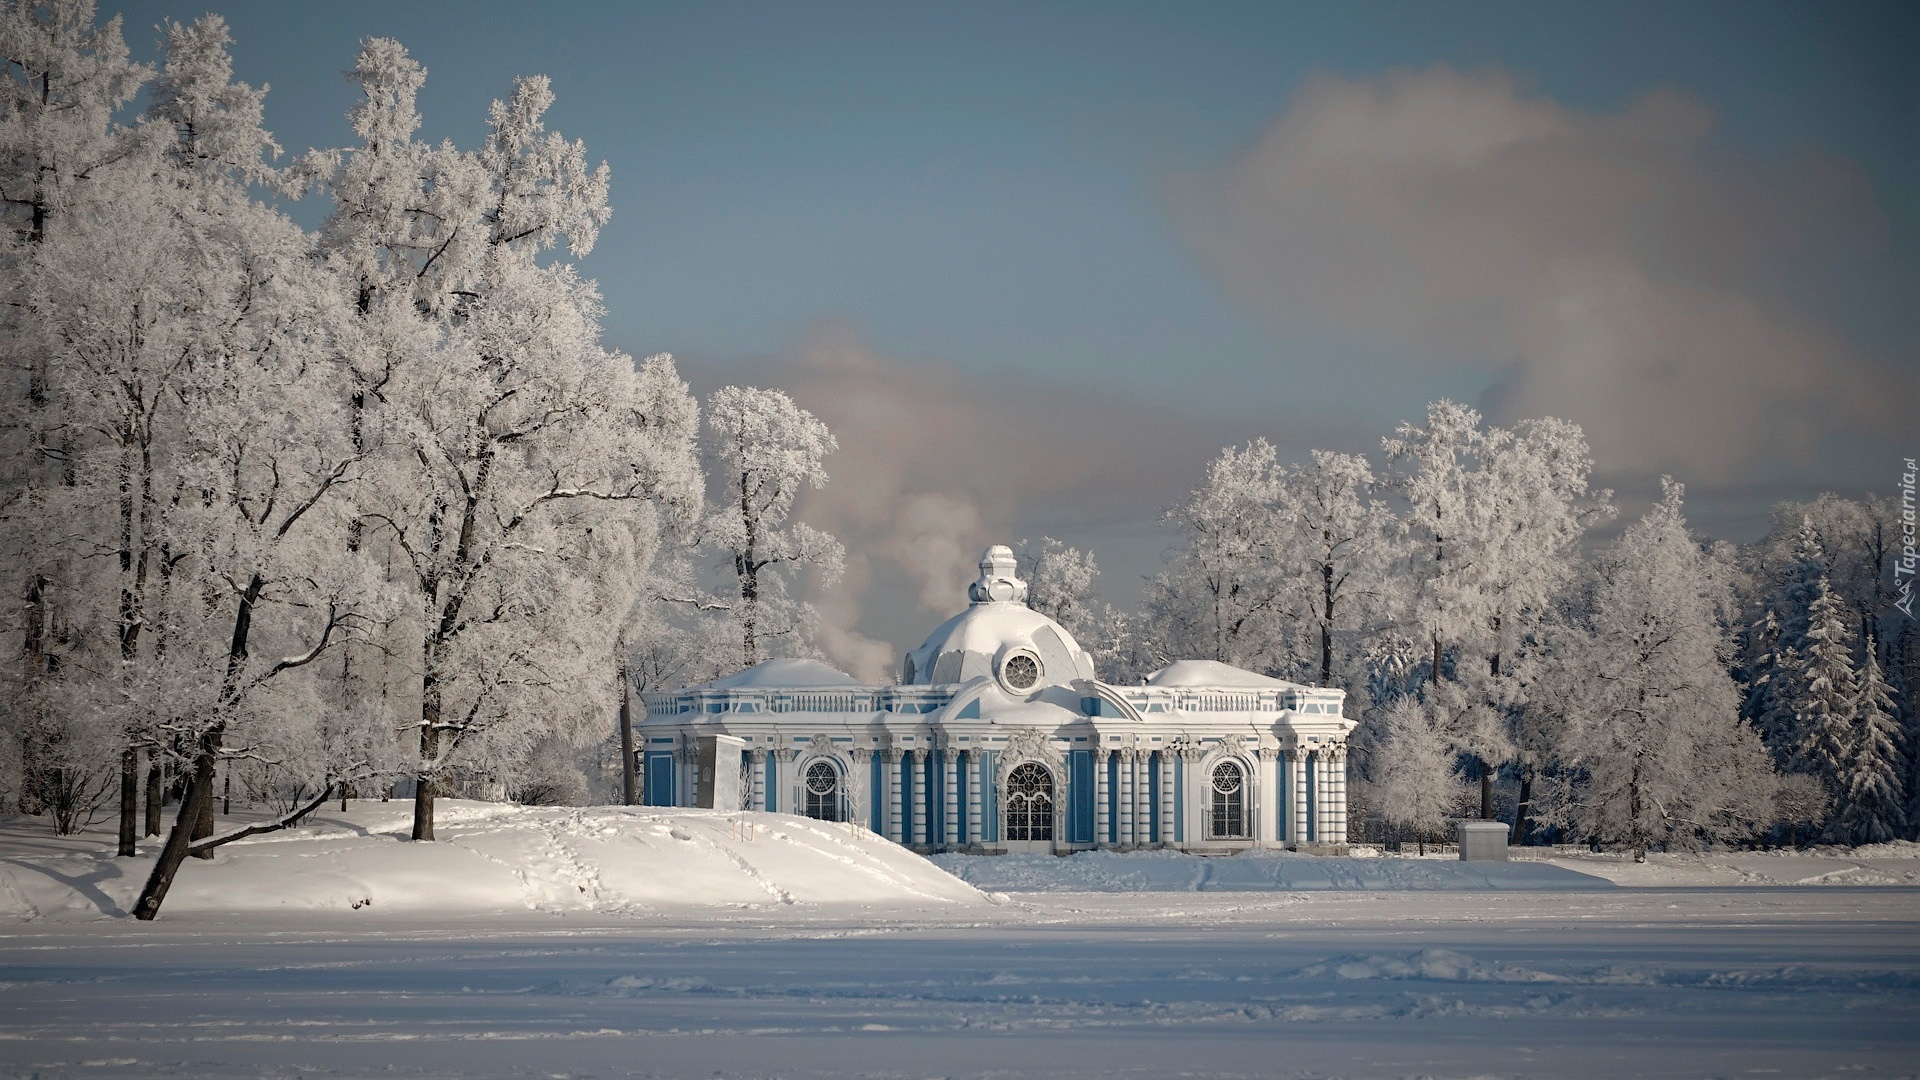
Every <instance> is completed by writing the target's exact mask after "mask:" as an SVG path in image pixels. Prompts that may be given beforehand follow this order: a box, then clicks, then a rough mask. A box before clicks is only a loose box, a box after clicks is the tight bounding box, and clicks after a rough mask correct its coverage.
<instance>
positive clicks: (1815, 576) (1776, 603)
mask: <svg viewBox="0 0 1920 1080" xmlns="http://www.w3.org/2000/svg"><path fill="white" fill-rule="evenodd" d="M1826 566H1827V558H1826V549H1825V547H1824V546H1823V545H1822V544H1821V542H1820V534H1819V532H1818V530H1816V529H1815V528H1814V526H1813V523H1812V521H1811V520H1809V519H1807V518H1805V517H1803V518H1802V519H1801V521H1800V526H1799V529H1798V531H1797V532H1796V534H1795V539H1794V544H1793V554H1792V557H1791V559H1789V560H1788V561H1787V562H1786V565H1785V566H1784V567H1783V568H1782V569H1780V570H1779V571H1777V573H1776V574H1775V575H1773V576H1775V577H1776V578H1777V580H1776V581H1775V583H1774V585H1773V587H1772V589H1771V590H1770V593H1769V595H1768V596H1767V597H1766V599H1765V600H1764V602H1763V604H1762V606H1761V607H1760V609H1759V611H1758V614H1757V617H1756V618H1755V620H1754V622H1753V624H1752V625H1751V626H1750V627H1749V628H1748V630H1747V634H1746V660H1745V662H1744V663H1743V664H1742V668H1743V670H1744V672H1745V674H1746V678H1747V695H1746V705H1745V708H1746V712H1747V715H1748V717H1749V718H1750V719H1751V720H1752V721H1753V723H1754V725H1755V726H1756V727H1757V728H1759V730H1760V733H1761V735H1762V736H1763V737H1764V738H1765V739H1766V741H1767V745H1768V746H1769V747H1770V748H1771V749H1772V751H1773V755H1774V760H1775V761H1776V762H1777V763H1779V764H1780V765H1781V766H1783V767H1788V766H1795V767H1797V766H1798V765H1799V764H1800V749H1801V742H1802V737H1801V736H1802V730H1801V726H1800V720H1799V714H1800V712H1801V707H1800V704H1799V702H1800V699H1801V698H1802V697H1803V696H1804V695H1805V693H1806V685H1805V665H1806V654H1807V650H1808V649H1809V647H1810V642H1809V641H1808V640H1807V630H1808V628H1809V627H1810V626H1811V622H1810V616H1811V615H1812V612H1813V606H1814V604H1815V602H1816V601H1818V600H1819V598H1820V597H1821V596H1822V595H1824V594H1826V593H1828V592H1829V591H1830V590H1829V589H1828V587H1827V585H1826V584H1825V582H1826V574H1827V570H1826Z"/></svg>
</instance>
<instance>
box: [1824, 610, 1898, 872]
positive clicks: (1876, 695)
mask: <svg viewBox="0 0 1920 1080" xmlns="http://www.w3.org/2000/svg"><path fill="white" fill-rule="evenodd" d="M1852 734H1853V738H1852V745H1851V747H1850V748H1849V749H1850V752H1849V754H1848V756H1847V763H1846V768H1845V770H1844V772H1843V773H1842V781H1843V783H1844V787H1843V788H1842V789H1841V790H1840V792H1839V795H1840V813H1839V816H1838V817H1837V819H1836V820H1835V822H1834V831H1835V832H1836V834H1837V835H1838V838H1839V839H1841V840H1842V841H1844V842H1846V843H1849V844H1880V843H1885V842H1886V841H1888V840H1894V839H1898V838H1899V837H1900V835H1901V832H1902V830H1903V827H1904V825H1905V813H1904V810H1903V807H1902V803H1903V801H1904V800H1903V798H1902V794H1901V784H1900V751H1899V745H1898V738H1899V728H1898V726H1897V725H1896V724H1895V722H1894V718H1893V698H1892V696H1891V695H1890V694H1889V693H1888V692H1887V682H1886V679H1885V677H1884V676H1883V675H1882V674H1881V672H1880V662H1879V660H1877V659H1875V657H1874V649H1873V647H1872V645H1871V643H1869V645H1868V648H1867V666H1866V670H1865V672H1863V677H1862V679H1861V680H1860V691H1859V693H1858V694H1857V695H1856V697H1855V701H1854V714H1853V733H1852Z"/></svg>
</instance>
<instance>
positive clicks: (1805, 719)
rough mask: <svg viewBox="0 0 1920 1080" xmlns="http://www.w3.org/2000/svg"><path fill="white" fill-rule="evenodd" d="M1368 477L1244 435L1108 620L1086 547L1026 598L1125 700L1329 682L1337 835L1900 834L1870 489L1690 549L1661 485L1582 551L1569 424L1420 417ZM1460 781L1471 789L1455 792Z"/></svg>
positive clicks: (1912, 719) (1041, 566)
mask: <svg viewBox="0 0 1920 1080" xmlns="http://www.w3.org/2000/svg"><path fill="white" fill-rule="evenodd" d="M1381 450H1382V454H1381V457H1380V459H1379V462H1378V464H1377V465H1376V463H1375V462H1373V461H1369V460H1368V459H1367V458H1366V457H1365V456H1363V455H1353V454H1339V453H1332V452H1326V451H1315V452H1314V453H1313V454H1312V455H1311V460H1310V461H1307V462H1304V463H1301V464H1298V465H1290V464H1287V463H1283V462H1282V461H1281V460H1280V458H1279V454H1278V452H1277V451H1276V450H1275V448H1274V447H1273V446H1272V445H1271V444H1270V443H1268V442H1266V441H1265V440H1260V439H1256V440H1254V441H1253V442H1251V443H1248V444H1246V445H1244V446H1239V447H1230V448H1228V449H1226V450H1225V451H1223V452H1222V453H1221V454H1220V456H1219V457H1218V458H1216V459H1215V460H1214V461H1213V462H1212V464H1211V465H1210V466H1209V467H1208V469H1207V474H1206V478H1205V482H1204V483H1203V484H1202V485H1201V486H1200V487H1199V488H1198V489H1196V490H1195V491H1194V492H1193V493H1192V495H1191V496H1190V497H1189V498H1188V499H1187V500H1186V501H1184V502H1183V503H1181V504H1180V505H1179V506H1177V507H1175V508H1173V509H1172V510H1171V511H1170V512H1169V513H1168V515H1167V519H1168V521H1169V522H1170V523H1171V524H1173V525H1174V526H1176V527H1177V528H1178V529H1179V530H1180V532H1181V534H1182V537H1183V539H1182V542H1181V543H1180V545H1179V546H1178V547H1177V548H1176V549H1175V550H1174V551H1173V552H1172V553H1171V554H1170V556H1169V558H1168V559H1167V561H1166V564H1165V565H1164V567H1163V568H1162V569H1161V570H1160V572H1159V573H1158V574H1157V575H1155V576H1154V577H1153V578H1152V579H1151V580H1150V581H1149V582H1148V583H1147V586H1146V595H1145V598H1144V604H1143V609H1142V611H1141V613H1140V614H1138V615H1129V614H1125V613H1121V612H1118V611H1116V610H1114V609H1113V608H1112V607H1110V606H1108V605H1105V604H1103V603H1101V602H1100V601H1099V599H1098V597H1097V596H1096V594H1095V590H1094V587H1093V581H1094V578H1095V575H1096V574H1097V566H1096V565H1095V563H1094V561H1093V558H1092V556H1091V555H1090V554H1088V553H1086V552H1082V551H1078V550H1075V549H1073V548H1069V547H1067V546H1066V545H1064V544H1061V543H1059V542H1058V541H1054V540H1043V541H1042V542H1041V543H1040V544H1039V545H1036V546H1034V547H1033V548H1032V550H1031V551H1030V552H1029V558H1028V565H1029V568H1030V570H1029V572H1030V574H1032V575H1033V577H1034V578H1035V582H1034V585H1033V596H1034V598H1035V599H1034V602H1035V604H1036V606H1040V607H1042V608H1043V609H1045V610H1048V611H1049V613H1051V614H1053V615H1055V616H1056V617H1057V618H1059V619H1060V620H1061V621H1062V622H1063V623H1065V624H1066V625H1067V626H1068V628H1069V629H1071V630H1072V631H1074V633H1075V634H1076V635H1077V636H1079V637H1080V638H1081V639H1082V640H1083V641H1084V642H1087V643H1089V644H1090V645H1091V646H1092V647H1093V648H1094V650H1095V651H1096V654H1097V655H1098V656H1099V659H1100V662H1101V668H1102V671H1103V672H1105V673H1107V674H1108V677H1110V678H1114V679H1117V680H1120V681H1125V680H1127V679H1129V678H1131V677H1134V676H1137V675H1139V674H1142V673H1144V672H1147V671H1150V670H1152V669H1153V668H1155V667H1158V666H1160V665H1161V664H1164V663H1166V662H1168V661H1170V660H1173V659H1178V658H1182V657H1203V658H1209V659H1214V660H1220V661H1223V662H1226V663H1230V664H1235V665H1238V666H1241V667H1245V668H1250V669H1252V670H1255V671H1260V672H1263V673H1266V674H1269V675H1274V676H1278V677H1282V678H1287V679H1292V680H1297V681H1301V682H1312V683H1319V684H1323V685H1336V686H1340V687H1342V688H1345V689H1346V690H1347V691H1348V695H1349V696H1348V714H1349V715H1350V716H1354V717H1357V718H1359V720H1360V727H1359V728H1358V730H1357V731H1356V733H1355V737H1354V743H1355V748H1354V749H1355V752H1354V755H1353V759H1352V760H1353V770H1354V776H1353V777H1352V780H1353V788H1352V789H1351V792H1350V800H1351V808H1350V809H1351V818H1350V821H1351V823H1352V826H1353V829H1354V832H1355V836H1356V839H1361V838H1365V839H1372V840H1376V841H1379V840H1386V841H1394V840H1398V839H1399V838H1401V837H1402V836H1404V837H1406V838H1408V839H1414V840H1416V841H1420V842H1424V841H1425V840H1426V839H1429V838H1432V837H1435V836H1437V835H1440V834H1441V833H1443V832H1444V831H1445V830H1446V828H1447V825H1448V821H1449V819H1450V818H1457V817H1460V816H1478V817H1486V818H1491V817H1495V816H1496V815H1497V816H1499V817H1501V818H1502V819H1504V820H1507V821H1510V822H1511V824H1512V837H1513V840H1514V841H1515V842H1517V843H1527V842H1531V841H1537V840H1558V841H1562V842H1567V841H1572V842H1590V843H1594V844H1604V845H1611V846H1618V847H1621V848H1624V849H1627V850H1631V851H1633V852H1634V853H1635V854H1637V855H1639V856H1641V857H1644V855H1645V853H1646V852H1647V851H1648V850H1649V849H1650V848H1655V847H1662V846H1674V845H1683V846H1684V845H1698V844H1703V843H1709V842H1755V841H1779V842H1787V843H1799V842H1805V841H1812V840H1820V841H1825V842H1833V843H1844V844H1867V843H1877V842H1882V841H1887V840H1893V839H1900V838H1912V837H1914V836H1915V835H1916V829H1917V828H1920V806H1917V805H1916V802H1915V800H1916V796H1920V783H1917V782H1916V781H1917V780H1920V720H1917V718H1916V709H1915V689H1916V686H1920V632H1916V627H1915V625H1914V621H1913V620H1912V619H1911V618H1910V617H1908V616H1907V615H1906V614H1905V613H1904V612H1902V611H1900V610H1899V609H1898V608H1896V607H1895V605H1894V600H1895V598H1896V596H1897V588H1896V584H1895V581H1894V573H1893V571H1894V562H1895V557H1896V556H1897V554H1898V541H1899V537H1900V529H1901V521H1900V517H1899V507H1897V506H1896V505H1895V504H1894V503H1893V502H1892V501H1891V500H1890V499H1866V500H1850V499H1845V498H1841V497H1839V496H1835V495H1831V494H1828V495H1822V496H1820V497H1819V498H1817V499H1815V500H1813V501H1811V502H1807V503H1791V502H1788V503H1782V504H1780V505H1778V506H1777V507H1775V508H1774V511H1773V514H1772V520H1771V523H1770V528H1769V531H1768V533H1767V535H1766V536H1765V537H1763V538H1762V539H1761V540H1760V541H1758V542H1757V543H1754V544H1750V545H1734V544H1730V543H1726V542H1709V541H1707V540H1705V539H1703V538H1701V537H1699V536H1696V535H1695V534H1693V533H1692V532H1690V531H1689V530H1688V528H1687V525H1686V520H1685V517H1684V514H1683V494H1684V489H1683V487H1682V485H1680V484H1679V483H1676V482H1674V481H1673V480H1672V479H1670V478H1669V479H1664V480H1663V481H1662V496H1661V498H1660V500H1659V501H1658V502H1657V503H1655V504H1654V505H1653V507H1652V508H1651V509H1650V510H1649V511H1648V512H1647V513H1646V514H1645V515H1644V516H1642V517H1641V518H1640V519H1639V520H1638V521H1634V522H1631V523H1629V524H1627V525H1626V526H1625V528H1624V529H1623V530H1622V531H1620V532H1619V534H1618V535H1617V536H1616V537H1614V538H1612V539H1610V540H1607V541H1605V542H1600V540H1599V539H1598V538H1597V537H1596V536H1595V529H1596V527H1598V526H1600V525H1602V524H1604V523H1607V522H1609V521H1612V520H1613V519H1614V518H1615V517H1616V510H1615V508H1614V506H1613V504H1612V493H1611V492H1608V491H1603V490H1596V489H1593V488H1592V487H1590V485H1589V476H1590V473H1591V470H1592V459H1591V455H1590V453H1589V452H1588V448H1587V445H1586V441H1585V438H1584V436H1583V435H1582V433H1581V431H1580V429H1579V428H1578V427H1576V426H1575V425H1573V424H1569V423H1567V422H1565V421H1560V420H1555V419H1551V418H1548V419H1540V420H1524V421H1521V422H1520V423H1518V424H1516V425H1514V426H1513V427H1512V428H1511V429H1506V428H1500V427H1497V426H1492V425H1489V424H1487V423H1485V422H1484V420H1483V418H1482V417H1481V416H1480V415H1479V414H1478V413H1477V412H1475V411H1474V410H1473V409H1470V408H1467V407H1464V406H1461V405H1458V404H1456V403H1453V402H1448V401H1441V402H1437V403H1435V404H1433V405H1431V406H1429V408H1428V410H1427V415H1426V418H1425V422H1424V424H1420V423H1412V422H1409V423H1403V424H1401V425H1400V426H1399V427H1398V429H1397V430H1395V431H1394V432H1393V433H1392V434H1391V435H1389V436H1387V437H1385V438H1384V439H1383V440H1382V445H1381ZM1476 789H1477V790H1476Z"/></svg>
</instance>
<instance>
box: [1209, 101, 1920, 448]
mask: <svg viewBox="0 0 1920 1080" xmlns="http://www.w3.org/2000/svg"><path fill="white" fill-rule="evenodd" d="M1713 127H1714V117H1713V114H1712V113H1711V111H1710V110H1708V109H1707V108H1706V107H1705V106H1704V105H1702V104H1701V103H1699V102H1698V101H1695V100H1693V99H1691V98H1688V97H1685V96H1683V95H1679V94H1675V93H1670V92H1657V93H1652V94H1648V95H1646V96H1645V97H1643V98H1641V99H1640V100H1638V101H1636V102H1634V103H1633V104H1631V105H1629V106H1628V107H1626V108H1625V109H1623V110H1621V111H1619V112H1617V113H1604V114H1603V113H1591V112H1584V111H1581V110H1578V109H1573V108H1569V107H1566V106H1564V105H1561V104H1559V103H1557V102H1554V101H1551V100H1548V99H1545V98H1541V97H1538V96H1530V95H1528V94H1525V93H1523V92H1522V91H1521V89H1520V88H1519V87H1518V86H1516V84H1515V83H1514V81H1513V80H1512V79H1510V78H1509V77H1507V76H1505V75H1503V74H1500V73H1498V72H1492V73H1480V74H1467V73H1461V72H1457V71H1453V70H1449V69H1446V68H1435V69H1431V70H1426V71H1420V72H1398V73H1393V74H1389V75H1385V76H1382V77H1380V78H1376V79H1363V80H1352V79H1344V78H1336V77H1321V78H1317V79H1314V80H1312V81H1310V82H1308V83H1307V84H1306V85H1305V86H1304V87H1303V88H1302V89H1301V91H1300V92H1299V94H1298V95H1297V97H1296V98H1295V100H1294V102H1293V104H1292V105H1291V107H1290V108H1289V109H1288V111H1287V112H1286V113H1285V114H1284V115H1283V116H1281V117H1280V118H1279V119H1278V120H1277V121H1276V122H1275V123H1274V124H1273V125H1272V126H1271V127H1270V128H1269V129H1268V130H1267V131H1266V132H1265V134H1264V136H1263V137H1262V138H1261V139H1260V140H1259V141H1258V143H1257V144H1256V145H1254V146H1253V147H1252V148H1251V149H1250V150H1249V151H1248V152H1247V153H1245V154H1244V155H1243V156H1242V157H1240V158H1239V159H1238V160H1237V161H1235V162H1233V163H1232V164H1231V165H1230V166H1229V167H1228V168H1227V169H1226V170H1225V171H1224V172H1223V173H1222V174H1220V175H1218V176H1216V177H1212V178H1210V179H1209V180H1208V181H1207V182H1205V183H1202V184H1196V185H1194V186H1193V187H1192V188H1190V189H1189V190H1187V191H1185V192H1183V193H1182V197H1181V198H1180V200H1178V202H1179V205H1178V213H1179V217H1180V220H1181V225H1182V228H1183V231H1184V232H1185V234H1186V235H1187V236H1188V238H1189V240H1190V241H1191V243H1192V244H1193V245H1194V246H1195V248H1196V249H1197V251H1198V252H1199V253H1200V255H1201V257H1202V259H1203V260H1204V262H1205V263H1206V264H1207V265H1208V266H1210V267H1211V268H1212V269H1213V270H1214V271H1215V272H1216V273H1217V274H1218V276H1219V277H1220V278H1221V280H1222V281H1224V282H1225V283H1226V284H1227V286H1228V287H1229V289H1230V290H1231V291H1232V292H1234V293H1235V294H1236V295H1237V296H1238V297H1239V298H1241V299H1242V300H1243V301H1244V302H1246V304H1247V305H1248V306H1249V307H1250V308H1251V309H1252V310H1254V311H1255V312H1257V313H1258V314H1259V315H1261V316H1262V317H1263V318H1264V319H1265V320H1267V321H1268V323H1269V325H1270V326H1271V327H1273V329H1274V330H1275V331H1276V332H1277V333H1279V334H1280V335H1281V336H1282V337H1283V338H1285V337H1290V336H1292V335H1300V334H1304V333H1311V332H1327V331H1331V332H1333V333H1335V334H1339V335H1353V336H1359V337H1363V338H1367V339H1371V340H1376V341H1385V342H1388V343H1390V344H1393V345H1395V346H1397V347H1399V348H1400V349H1403V350H1406V351H1416V350H1417V352H1418V354H1419V355H1420V356H1422V357H1423V359H1424V361H1425V362H1429V363H1432V364H1435V365H1445V366H1448V367H1455V368H1457V367H1459V366H1461V365H1463V364H1464V365H1467V366H1469V367H1472V366H1478V367H1481V368H1483V369H1484V370H1485V371H1487V372H1488V373H1489V375H1490V376H1491V377H1492V380H1493V382H1492V389H1491V390H1490V391H1489V393H1488V394H1487V396H1486V399H1485V400H1484V401H1483V405H1485V406H1486V408H1487V411H1488V412H1489V413H1490V414H1491V416H1492V417H1493V418H1494V419H1497V420H1503V421H1510V420H1512V419H1515V418H1517V417H1520V416H1539V415H1547V414H1551V415H1558V416H1563V417H1567V418H1569V419H1572V420H1574V421H1576V422H1578V423H1580V424H1581V425H1582V426H1583V427H1584V428H1585V429H1586V431H1587V433H1588V436H1589V438H1590V439H1591V441H1592V443H1593V445H1594V449H1595V453H1596V457H1597V458H1598V459H1599V463H1600V465H1601V467H1602V468H1603V469H1610V470H1627V471H1645V472H1653V471H1657V470H1663V469H1664V470H1676V471H1679V472H1681V473H1683V474H1685V475H1688V476H1691V477H1693V478H1695V479H1700V480H1714V479H1726V478H1729V477H1731V476H1735V475H1738V474H1739V473H1740V471H1741V470H1742V469H1745V468H1749V467H1751V466H1752V465H1754V463H1756V462H1765V461H1770V460H1773V461H1777V460H1779V459H1780V458H1781V457H1783V456H1784V457H1788V458H1792V457H1805V456H1807V455H1808V454H1809V453H1810V452H1812V451H1813V450H1814V449H1815V448H1816V445H1817V443H1818V441H1819V440H1820V439H1821V438H1822V437H1823V436H1827V435H1831V434H1833V433H1836V432H1846V431H1861V430H1865V431H1867V432H1869V433H1872V434H1876V435H1887V434H1889V433H1891V432H1892V431H1893V428H1894V425H1895V424H1896V423H1898V420H1897V418H1896V417H1895V416H1894V415H1893V412H1892V410H1891V408H1890V407H1889V400H1890V397H1897V396H1898V394H1897V393H1896V394H1893V395H1890V394H1889V385H1890V384H1889V381H1888V376H1887V374H1886V373H1887V370H1888V365H1886V364H1885V363H1884V362H1883V361H1881V360H1878V359H1876V358H1874V357H1873V356H1871V355H1869V354H1867V353H1866V352H1865V351H1863V350H1862V349H1861V348H1860V347H1858V346H1857V345H1856V344H1855V343H1854V342H1853V341H1851V340H1850V339H1849V338H1848V336H1847V335H1846V334H1845V333H1844V332H1842V331H1841V330H1840V329H1839V328H1838V327H1837V325H1836V324H1835V323H1834V321H1832V320H1831V319H1826V318H1822V317H1820V316H1819V315H1818V314H1816V313H1815V312H1814V311H1813V308H1814V307H1815V306H1817V305H1816V304H1815V303H1812V302H1809V298H1813V299H1814V300H1818V299H1819V298H1820V292H1821V290H1822V289H1830V288H1831V286H1830V281H1831V278H1830V277H1828V276H1827V275H1830V274H1831V273H1832V272H1833V270H1834V268H1835V266H1836V265H1837V263H1838V262H1839V261H1840V260H1842V259H1844V258H1846V257H1847V256H1848V254H1849V253H1851V252H1856V251H1857V250H1858V245H1859V244H1860V243H1861V242H1862V238H1863V237H1870V236H1871V235H1872V234H1873V232H1874V230H1875V229H1876V228H1878V227H1879V226H1880V224H1881V219H1880V218H1879V217H1878V215H1877V211H1876V210H1875V209H1874V203H1873V200H1872V198H1871V196H1870V194H1869V192H1868V191H1867V190H1866V187H1865V185H1864V183H1863V182H1862V181H1861V180H1860V179H1859V177H1858V175H1857V173H1855V172H1854V171H1852V170H1850V169H1847V168H1845V167H1843V166H1841V165H1839V164H1836V163H1832V162H1817V161H1816V162H1803V163H1796V164H1792V165H1789V166H1782V167H1778V168H1773V167H1761V166H1757V165H1751V164H1742V163H1739V162H1733V161H1729V160H1726V158H1725V157H1724V155H1719V154H1717V153H1716V152H1713V151H1710V149H1709V145H1708V143H1707V139H1708V136H1709V134H1710V133H1711V131H1712V130H1713ZM1828 299H1829V300H1830V299H1831V298H1830V297H1829V298H1828ZM1900 392H1904V390H1902V391H1900Z"/></svg>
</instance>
